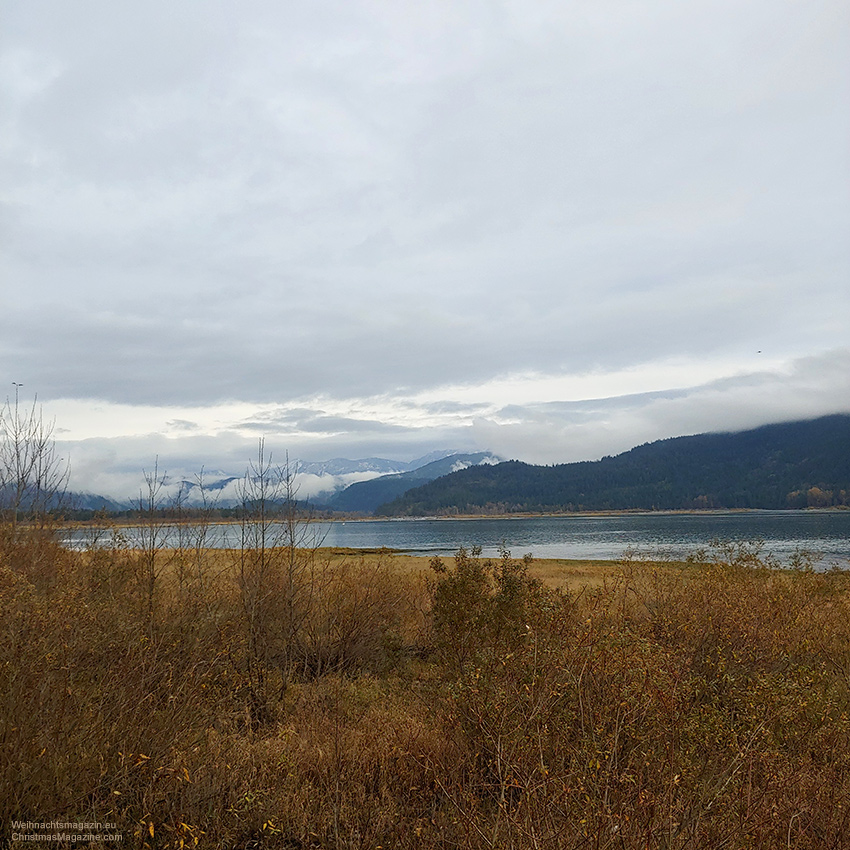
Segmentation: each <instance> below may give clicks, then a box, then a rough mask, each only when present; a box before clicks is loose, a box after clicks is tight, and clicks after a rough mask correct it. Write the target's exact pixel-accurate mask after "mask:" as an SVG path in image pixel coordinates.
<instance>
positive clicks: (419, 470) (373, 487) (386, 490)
mask: <svg viewBox="0 0 850 850" xmlns="http://www.w3.org/2000/svg"><path fill="white" fill-rule="evenodd" d="M498 462H499V458H497V457H496V456H495V455H493V454H491V453H490V452H474V453H471V454H462V453H457V454H451V455H448V456H446V457H442V458H440V459H439V460H435V461H433V462H432V463H426V464H424V465H423V466H419V467H416V468H414V469H412V470H410V471H409V472H402V473H399V474H396V475H382V476H381V477H380V478H373V479H372V480H371V481H361V482H359V483H357V484H351V485H350V486H348V487H346V488H345V489H344V490H341V491H339V492H338V493H336V494H334V496H332V497H331V498H330V499H329V500H328V502H327V505H328V507H330V508H332V509H333V510H335V511H350V512H354V513H372V512H373V511H374V510H375V509H376V508H377V507H378V506H379V505H382V504H383V503H384V502H388V501H390V500H391V499H395V498H397V497H399V496H401V495H403V494H404V493H406V492H407V491H408V490H411V489H413V488H414V487H417V486H419V485H421V484H425V483H427V482H428V481H433V480H434V479H435V478H439V477H440V476H443V475H448V474H450V473H452V472H458V471H459V470H461V469H467V468H469V467H470V466H479V465H481V464H494V463H498Z"/></svg>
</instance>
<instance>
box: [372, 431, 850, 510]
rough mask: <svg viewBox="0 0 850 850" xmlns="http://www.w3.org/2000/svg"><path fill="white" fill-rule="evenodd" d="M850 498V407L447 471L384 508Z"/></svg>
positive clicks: (700, 506) (749, 504)
mask: <svg viewBox="0 0 850 850" xmlns="http://www.w3.org/2000/svg"><path fill="white" fill-rule="evenodd" d="M832 506H850V415H846V414H837V415H833V416H824V417H821V418H819V419H812V420H807V421H803V422H786V423H781V424H776V425H765V426H763V427H761V428H756V429H753V430H749V431H740V432H737V433H715V434H700V435H697V436H691V437H676V438H672V439H667V440H659V441H657V442H653V443H647V444H645V445H642V446H638V447H637V448H634V449H631V450H630V451H627V452H624V453H623V454H620V455H617V456H615V457H604V458H602V459H601V460H598V461H586V462H581V463H566V464H558V465H555V466H534V465H531V464H527V463H522V462H520V461H507V462H505V463H500V464H497V465H495V466H474V467H470V468H468V469H464V470H461V471H459V472H455V473H452V474H451V475H446V476H443V477H442V478H438V479H436V480H435V481H432V482H430V483H428V484H425V485H423V486H421V487H417V488H415V489H412V490H409V491H408V492H407V493H405V494H404V495H403V496H401V497H399V498H397V499H394V500H393V501H391V502H388V503H386V504H384V505H381V506H380V507H379V508H378V509H377V510H376V514H378V515H379V516H419V515H423V514H427V515H452V514H465V513H485V514H487V513H517V512H527V511H535V512H538V511H546V512H550V511H558V512H561V511H604V510H705V509H721V508H762V509H784V508H806V507H832Z"/></svg>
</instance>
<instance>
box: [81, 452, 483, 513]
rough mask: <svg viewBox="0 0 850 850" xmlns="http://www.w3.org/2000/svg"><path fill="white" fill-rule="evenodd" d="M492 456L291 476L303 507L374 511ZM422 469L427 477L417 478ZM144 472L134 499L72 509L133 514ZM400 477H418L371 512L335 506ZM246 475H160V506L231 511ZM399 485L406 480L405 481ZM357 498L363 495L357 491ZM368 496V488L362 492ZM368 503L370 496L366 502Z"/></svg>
mask: <svg viewBox="0 0 850 850" xmlns="http://www.w3.org/2000/svg"><path fill="white" fill-rule="evenodd" d="M485 456H486V457H492V456H491V455H489V454H488V453H486V452H480V453H478V454H476V455H463V454H460V453H458V452H456V451H455V450H453V449H440V450H436V451H432V452H429V453H428V454H426V455H423V456H422V457H418V458H415V459H414V460H411V461H402V460H392V459H388V458H381V457H368V458H357V459H349V458H331V459H330V460H326V461H300V460H293V461H292V462H291V463H290V464H289V472H290V473H291V474H292V476H293V484H294V491H295V495H296V498H297V499H298V501H300V502H304V503H312V504H314V505H316V506H318V507H321V508H325V507H329V508H331V509H333V510H346V511H348V510H351V511H369V512H370V511H371V510H373V509H374V508H375V507H377V505H378V504H380V503H381V502H385V501H387V500H388V499H390V498H393V497H395V496H397V495H401V494H402V493H404V492H405V490H407V489H410V487H413V486H416V484H418V483H424V482H426V481H430V480H432V479H433V478H436V477H437V476H438V475H445V474H446V473H447V472H451V471H452V470H453V469H457V468H460V467H461V466H465V465H468V464H470V463H478V462H481V460H482V459H483V458H485ZM420 469H424V470H425V472H423V473H421V474H420V473H418V471H419V470H420ZM146 474H148V473H145V472H143V471H140V473H139V488H138V491H137V492H136V493H135V494H121V495H117V494H112V495H103V494H95V493H88V492H75V493H69V494H68V499H67V503H68V505H69V506H70V507H71V509H72V510H78V511H98V510H106V511H112V512H118V511H126V510H134V509H136V508H138V506H139V494H140V493H141V494H142V495H143V496H144V495H145V493H146V489H147V484H146V482H145V475H146ZM396 476H414V478H413V479H412V480H411V483H409V484H408V485H407V486H406V487H395V488H393V487H392V486H391V488H390V489H389V490H385V489H380V487H379V489H378V491H376V492H380V493H382V494H385V495H383V496H382V497H381V498H379V499H378V501H374V499H371V500H370V501H369V504H370V506H369V507H368V508H359V507H351V508H348V507H337V506H336V505H334V504H332V503H333V501H334V499H335V497H336V496H337V494H339V493H340V492H343V491H345V490H346V489H347V488H350V487H351V486H358V485H361V484H362V485H368V484H369V483H370V482H371V481H372V480H375V479H381V480H383V479H384V478H389V479H393V478H395V477H396ZM244 479H245V472H242V473H240V474H234V473H232V472H228V471H225V470H222V469H213V470H205V471H204V472H203V474H196V475H189V474H187V473H185V472H183V473H177V474H169V473H167V472H162V482H161V486H160V488H159V501H160V502H162V504H163V505H176V504H180V505H182V506H183V507H186V508H202V507H216V508H222V509H228V508H233V507H236V506H237V505H239V504H240V503H241V501H242V495H241V493H240V486H241V483H242V482H243V481H244ZM401 480H407V479H405V478H403V477H402V479H401ZM354 492H355V494H356V493H358V492H360V491H357V490H355V491H354ZM363 492H365V493H369V492H370V491H369V490H368V489H367V490H365V491H363ZM367 498H368V497H367Z"/></svg>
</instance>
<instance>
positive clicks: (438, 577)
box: [0, 528, 850, 850]
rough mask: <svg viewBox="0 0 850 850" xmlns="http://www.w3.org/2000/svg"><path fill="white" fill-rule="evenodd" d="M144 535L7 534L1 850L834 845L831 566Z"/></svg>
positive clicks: (843, 757) (735, 556) (839, 824)
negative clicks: (84, 835) (95, 828)
mask: <svg viewBox="0 0 850 850" xmlns="http://www.w3.org/2000/svg"><path fill="white" fill-rule="evenodd" d="M150 541H151V545H149V546H147V547H144V546H143V547H142V548H140V549H129V548H127V547H126V546H125V545H123V543H122V541H121V538H120V534H119V535H115V536H113V537H112V538H111V541H110V540H106V541H101V543H100V548H94V549H91V550H89V551H83V552H71V551H68V550H66V549H63V548H62V547H60V546H59V545H58V544H57V543H56V542H55V539H54V537H53V536H52V534H51V533H50V530H49V529H44V528H42V529H30V530H29V531H26V530H22V529H21V528H17V529H16V530H15V535H10V534H9V533H8V531H7V532H6V533H4V536H3V538H2V541H0V544H1V545H0V748H2V753H0V830H2V831H0V840H2V841H6V842H11V840H12V837H13V834H21V833H27V832H30V833H31V832H32V830H31V829H30V830H28V829H23V828H20V827H15V826H14V825H13V823H14V822H19V821H24V822H34V823H39V822H44V821H60V822H66V823H67V822H83V821H85V822H97V823H100V824H101V825H103V824H114V825H115V826H114V827H109V829H111V830H113V831H114V832H116V833H120V835H121V836H122V842H121V846H125V847H134V848H186V847H199V848H221V850H224V848H233V850H236V848H245V849H246V850H247V848H281V850H283V848H287V850H291V849H292V848H358V849H359V848H363V850H366V848H369V849H370V850H377V848H402V850H403V848H414V847H415V848H471V850H477V848H516V850H525V848H529V850H532V848H535V850H536V848H575V849H576V850H578V848H597V849H598V850H601V848H627V850H631V848H635V850H637V848H671V849H672V848H679V850H685V848H718V849H719V848H764V850H768V848H769V849H770V850H775V848H785V847H793V848H812V850H814V848H818V850H820V848H829V847H833V848H842V847H847V846H850V806H848V800H850V579H848V575H847V574H846V573H844V572H838V571H834V572H831V573H825V574H819V573H815V572H812V571H810V570H808V569H805V568H801V569H799V570H795V571H779V570H776V569H773V568H771V567H770V566H769V565H766V564H764V563H762V562H761V561H759V559H758V557H757V554H754V552H753V551H748V550H747V549H746V548H740V549H738V550H729V551H718V552H715V553H714V554H713V555H712V556H711V557H705V556H703V557H701V558H700V559H699V562H697V561H696V560H695V561H693V562H690V563H684V564H660V563H652V564H645V563H639V562H622V563H614V562H581V561H566V560H557V561H539V562H537V561H531V562H527V561H519V560H515V559H512V558H511V557H510V556H509V555H507V554H506V555H505V556H504V557H503V558H501V559H494V560H487V559H483V558H481V557H477V556H476V555H475V553H470V552H460V553H458V554H457V555H456V556H455V557H453V558H443V559H430V560H429V559H426V558H414V557H407V556H400V555H392V554H389V553H386V552H369V553H358V552H351V551H344V550H322V549H319V550H305V549H299V548H297V547H287V546H266V545H263V542H262V538H260V537H253V538H251V539H250V540H248V543H246V545H245V546H243V547H242V548H241V549H239V550H208V549H204V548H203V546H200V545H198V546H194V547H193V546H187V547H185V548H179V549H176V550H175V549H165V548H162V547H161V546H160V545H159V544H158V542H157V541H158V538H157V537H156V536H155V535H154V536H152V537H151V538H150ZM101 829H106V827H103V826H102V827H101ZM66 832H67V830H66ZM77 837H79V836H77ZM101 837H102V835H101ZM19 843H20V842H19ZM24 843H27V844H28V846H44V847H48V846H49V847H57V846H95V844H97V845H98V846H103V843H104V842H103V841H101V842H99V843H98V842H95V841H94V840H93V839H92V840H76V841H72V839H71V838H70V837H66V838H65V839H64V840H60V841H56V840H53V839H51V840H45V841H27V842H24Z"/></svg>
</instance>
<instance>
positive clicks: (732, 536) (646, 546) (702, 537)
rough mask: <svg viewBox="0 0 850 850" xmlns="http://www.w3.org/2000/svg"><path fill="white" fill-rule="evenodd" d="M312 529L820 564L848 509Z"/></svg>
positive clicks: (431, 540)
mask: <svg viewBox="0 0 850 850" xmlns="http://www.w3.org/2000/svg"><path fill="white" fill-rule="evenodd" d="M311 530H312V532H313V534H314V535H315V539H317V540H320V541H321V543H322V545H324V546H338V547H350V548H354V549H373V548H379V547H381V546H386V547H389V548H391V549H402V550H405V551H407V552H410V553H412V554H451V553H452V552H454V551H456V550H457V549H458V547H459V546H465V547H467V548H469V547H472V546H481V547H482V548H483V550H484V554H485V555H488V556H489V555H496V554H497V553H498V550H499V547H500V545H502V544H504V545H505V546H507V548H508V549H510V550H511V552H512V553H513V554H514V555H515V556H520V555H524V554H525V553H526V552H531V553H532V554H533V555H534V556H535V557H538V558H589V559H615V558H620V557H622V556H623V555H624V554H625V553H626V552H627V551H628V550H632V551H636V552H637V553H639V554H644V555H656V554H663V555H670V556H684V555H686V554H688V553H690V552H693V551H694V550H695V549H698V548H700V547H706V546H709V545H710V544H711V543H712V542H713V541H716V540H720V541H724V542H755V541H763V544H764V546H763V549H762V552H763V553H765V554H770V555H772V556H773V557H775V558H777V559H779V560H780V561H782V562H784V563H787V562H788V561H789V560H790V559H791V558H792V557H793V556H794V553H795V552H798V551H801V550H803V551H807V552H812V553H815V554H816V555H817V557H818V563H819V564H820V565H821V566H829V565H830V564H832V563H835V564H837V565H839V566H843V567H848V566H850V511H753V512H747V513H712V514H628V515H620V516H569V517H561V516H559V517H520V518H493V519H464V520H460V519H403V520H369V521H361V522H357V521H347V522H315V523H313V524H312V526H311ZM127 531H128V532H129V536H130V538H131V539H132V536H133V535H132V529H128V530H127ZM210 537H211V539H210V541H209V545H212V546H235V545H237V544H238V537H239V533H238V527H235V526H215V527H213V528H212V529H211V532H210ZM68 542H69V543H70V544H71V545H81V543H82V542H83V536H82V535H81V534H79V533H78V532H75V533H74V534H73V536H72V537H71V538H69V540H68Z"/></svg>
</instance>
